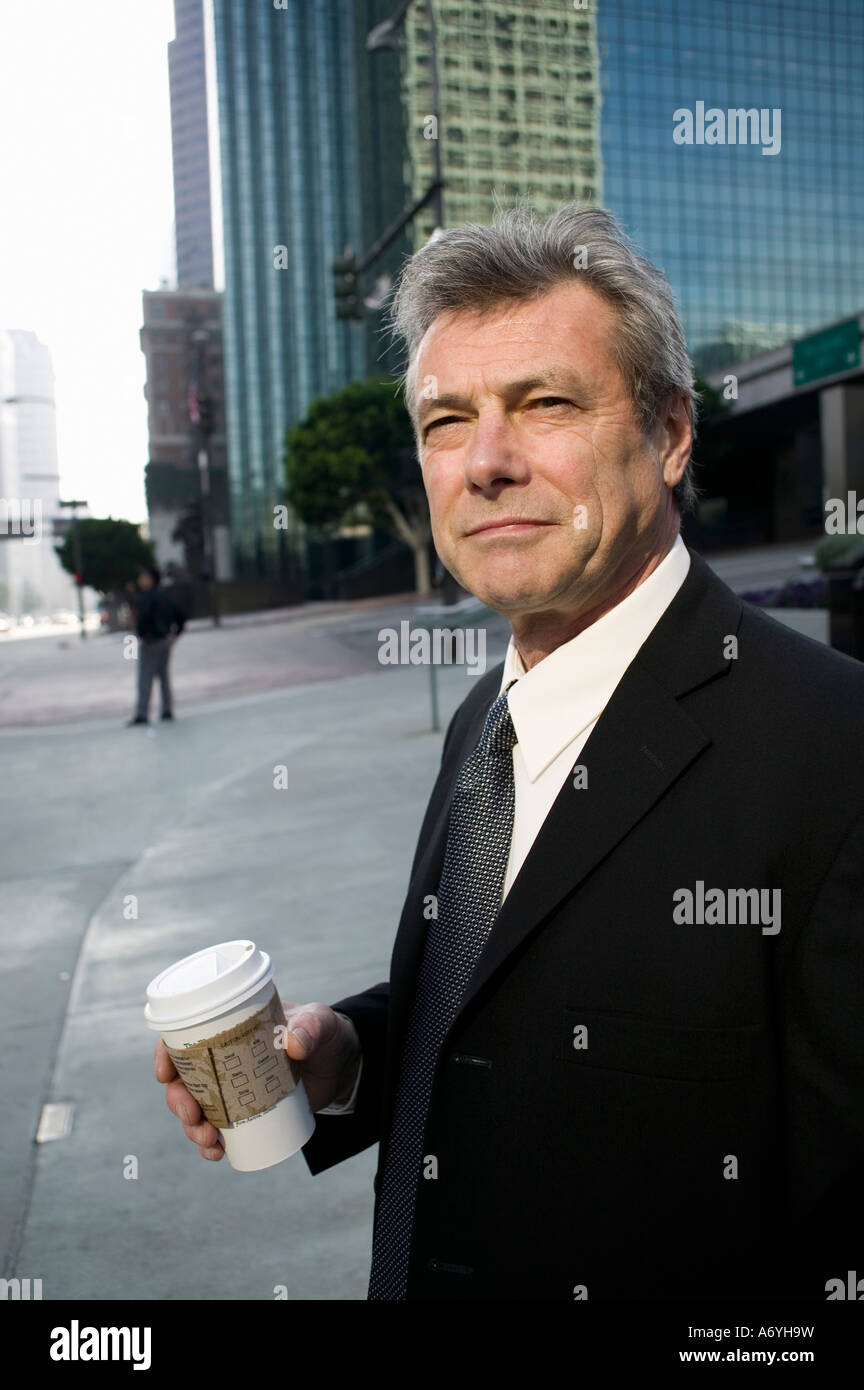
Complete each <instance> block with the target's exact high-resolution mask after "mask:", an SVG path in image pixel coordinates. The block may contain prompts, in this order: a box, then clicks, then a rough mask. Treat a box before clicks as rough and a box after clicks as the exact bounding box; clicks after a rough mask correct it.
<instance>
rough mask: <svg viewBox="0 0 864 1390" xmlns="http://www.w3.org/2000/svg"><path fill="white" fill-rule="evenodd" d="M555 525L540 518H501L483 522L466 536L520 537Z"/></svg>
mask: <svg viewBox="0 0 864 1390" xmlns="http://www.w3.org/2000/svg"><path fill="white" fill-rule="evenodd" d="M554 525H555V522H554V521H545V520H542V519H541V518H540V517H521V516H501V517H496V518H495V519H494V520H492V521H483V522H481V523H480V525H479V526H475V527H474V528H473V530H471V531H466V533H465V534H466V536H504V535H513V536H519V535H527V534H528V533H529V532H530V531H536V530H538V529H539V528H540V527H541V526H554Z"/></svg>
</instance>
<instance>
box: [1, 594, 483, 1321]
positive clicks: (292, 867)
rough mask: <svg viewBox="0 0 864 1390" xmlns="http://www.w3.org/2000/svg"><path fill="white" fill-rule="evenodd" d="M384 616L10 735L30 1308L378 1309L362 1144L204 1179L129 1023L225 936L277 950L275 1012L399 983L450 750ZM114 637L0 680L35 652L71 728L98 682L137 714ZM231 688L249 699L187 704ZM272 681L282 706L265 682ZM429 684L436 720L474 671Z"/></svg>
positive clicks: (18, 1184)
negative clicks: (144, 699)
mask: <svg viewBox="0 0 864 1390" xmlns="http://www.w3.org/2000/svg"><path fill="white" fill-rule="evenodd" d="M390 604H391V607H389V608H387V609H384V608H381V609H380V611H379V612H373V613H372V614H370V613H369V612H368V611H366V610H360V611H359V612H357V611H355V614H354V616H353V618H352V619H351V621H350V622H348V623H347V624H346V623H345V620H344V619H343V629H344V640H343V641H341V642H340V641H339V640H338V639H337V638H335V637H332V638H331V637H329V636H328V635H327V633H328V630H329V628H328V626H325V625H323V624H322V625H321V626H317V627H311V626H305V627H304V626H303V623H304V622H308V615H307V618H306V619H303V618H301V616H300V615H299V614H298V615H296V617H295V620H294V621H293V623H292V622H290V621H289V622H286V623H273V622H271V623H264V622H262V623H260V624H248V623H247V624H245V625H241V624H238V625H237V626H236V627H234V628H226V629H224V630H223V631H222V632H216V633H214V632H213V631H212V629H205V628H199V629H198V630H197V631H192V632H190V634H189V636H188V637H186V636H184V638H183V639H182V641H181V643H180V644H179V645H178V648H177V653H176V655H177V682H176V686H177V720H176V722H175V723H174V724H160V723H157V724H155V725H154V726H153V727H151V728H150V729H145V728H132V729H127V728H125V727H123V723H122V718H120V719H118V718H117V717H116V716H115V715H111V716H110V717H109V716H107V715H105V714H102V713H100V714H99V716H98V717H96V718H93V717H91V718H89V719H86V720H85V719H83V718H80V717H79V718H78V720H77V721H76V722H66V723H63V724H56V723H55V724H45V723H42V722H40V723H37V724H30V725H27V724H20V725H19V726H18V727H16V728H15V729H10V728H6V729H4V731H3V734H2V744H3V774H4V775H3V778H2V793H0V795H2V824H3V826H4V831H5V834H4V837H3V857H2V877H3V899H4V905H5V911H4V913H3V928H2V943H3V948H4V949H3V955H2V973H0V1000H2V1017H3V1020H4V1022H3V1042H4V1055H5V1058H6V1068H5V1075H6V1105H5V1114H4V1124H3V1127H2V1135H0V1155H2V1167H0V1173H2V1177H0V1231H2V1237H3V1247H4V1251H5V1255H6V1262H5V1269H4V1274H5V1275H6V1277H14V1276H18V1277H20V1278H36V1279H42V1281H43V1297H44V1298H45V1299H65V1298H75V1299H94V1298H112V1299H171V1298H202V1299H204V1298H214V1297H223V1298H224V1297H227V1298H239V1299H261V1298H264V1299H272V1298H273V1296H274V1293H273V1290H274V1287H275V1286H277V1285H284V1286H286V1289H287V1296H288V1297H289V1298H291V1299H318V1298H336V1299H361V1298H364V1297H365V1294H366V1287H367V1280H368V1268H369V1254H370V1248H371V1247H370V1240H371V1218H372V1200H373V1193H372V1176H373V1173H374V1164H375V1151H374V1149H370V1150H368V1151H367V1152H366V1153H364V1154H361V1155H358V1156H357V1157H356V1158H354V1159H352V1160H351V1161H350V1162H348V1163H345V1164H342V1165H339V1166H337V1167H336V1168H334V1169H332V1170H330V1171H328V1172H327V1173H323V1174H320V1175H319V1176H318V1177H317V1178H313V1177H312V1175H311V1174H310V1173H309V1171H308V1169H307V1168H306V1165H305V1163H304V1161H303V1159H302V1158H297V1157H295V1158H294V1159H290V1160H288V1161H286V1162H285V1163H283V1164H281V1165H279V1166H277V1167H276V1168H273V1169H270V1170H267V1171H264V1172H261V1173H257V1174H245V1173H236V1172H234V1171H232V1170H231V1169H230V1168H229V1166H228V1163H227V1160H225V1159H223V1160H221V1161H220V1162H219V1163H208V1162H206V1161H205V1160H203V1159H201V1158H200V1157H199V1155H198V1152H197V1150H196V1149H195V1148H194V1146H193V1145H191V1144H190V1143H189V1141H188V1140H187V1139H186V1138H185V1136H184V1135H183V1133H182V1130H181V1128H180V1125H179V1123H178V1122H177V1120H176V1119H174V1118H173V1117H172V1116H171V1115H170V1114H169V1112H168V1110H167V1108H166V1107H165V1103H164V1099H163V1093H162V1088H161V1087H160V1086H159V1085H158V1084H157V1083H156V1082H155V1080H154V1079H153V1074H152V1053H153V1045H154V1041H155V1038H154V1035H153V1034H152V1033H150V1032H149V1030H148V1029H147V1028H146V1026H145V1023H144V1016H143V1007H144V991H145V989H146V986H147V983H148V981H149V980H150V979H151V978H152V976H153V975H155V974H156V973H157V972H158V971H159V970H161V969H162V968H163V967H164V966H166V965H168V964H170V963H171V962H172V961H173V960H175V959H177V958H178V957H180V956H182V955H185V954H187V953H189V952H191V951H194V950H198V949H199V948H201V947H203V946H206V945H208V944H211V943H213V942H216V941H221V940H225V939H229V938H232V937H236V936H247V935H248V936H249V937H250V938H251V939H253V940H255V941H256V942H258V943H259V944H260V945H261V946H262V947H263V948H264V949H266V950H267V951H268V952H269V953H270V954H271V956H272V957H273V960H274V965H275V969H276V979H277V984H278V986H279V988H280V991H281V993H282V996H283V998H284V999H285V1000H296V1001H299V1002H304V1001H307V1000H313V999H321V1000H324V1001H326V1002H335V1001H336V1000H337V999H339V998H341V997H344V996H345V995H347V994H350V993H353V992H355V991H356V990H358V989H361V988H362V987H364V986H367V985H373V984H376V983H377V982H378V981H380V980H382V979H385V978H386V977H387V973H388V967H389V957H390V951H391V948H392V943H393V937H394V935H395V930H396V925H397V922H398V916H399V912H400V909H401V904H402V897H403V894H404V890H405V887H406V883H407V877H408V869H409V866H410V861H411V856H412V854H413V851H414V845H415V839H416V834H417V830H418V827H419V822H420V819H421V816H422V813H423V810H424V807H425V802H426V798H427V796H428V794H429V791H430V790H431V786H432V782H433V781H434V777H435V772H436V769H437V762H438V758H439V756H440V746H441V738H442V734H441V733H440V732H439V733H433V732H431V731H430V713H429V708H430V707H429V694H428V685H429V673H428V670H424V669H422V668H417V667H401V666H397V667H392V666H388V667H384V666H379V665H378V662H377V631H378V628H379V626H380V625H382V624H383V623H384V621H385V620H386V617H387V615H388V614H391V615H393V614H394V613H395V615H396V616H398V615H399V614H401V616H403V617H404V616H409V615H410V613H411V611H412V607H411V606H410V605H402V607H401V608H400V609H397V610H393V609H392V600H391V601H390ZM75 643H77V644H79V645H74V644H75ZM121 644H122V635H120V634H117V635H114V636H110V637H109V636H103V637H100V638H96V639H94V640H93V641H92V643H91V642H89V641H88V642H87V643H82V642H80V639H78V638H77V637H76V638H73V639H70V646H69V647H64V648H58V646H57V643H56V642H55V641H54V640H52V639H46V641H45V642H44V644H40V643H36V642H30V643H27V644H23V643H22V644H19V645H18V647H17V648H16V649H15V651H14V653H12V654H11V655H10V653H9V651H4V652H3V653H2V654H0V669H3V670H4V674H5V677H6V679H5V684H6V685H7V686H9V685H10V683H11V684H12V686H13V687H14V684H15V675H14V671H13V672H12V673H10V672H9V671H8V669H6V668H7V663H9V662H12V661H15V660H17V659H18V658H19V656H20V655H21V653H22V651H23V648H24V647H25V645H26V649H27V655H28V657H29V656H31V655H32V656H33V659H34V660H37V659H38V660H39V661H40V662H41V663H42V664H41V665H40V667H39V668H38V669H39V673H40V682H41V684H42V685H43V686H44V688H45V689H46V690H47V689H51V690H55V689H56V690H58V691H59V690H61V688H62V687H63V686H64V683H65V674H64V673H65V669H66V668H65V665H64V663H66V662H67V661H68V662H74V669H75V671H76V672H77V675H76V684H75V688H76V691H77V695H76V700H77V701H78V703H77V704H76V705H75V706H74V708H75V710H76V712H77V713H78V715H79V716H80V714H81V713H82V701H83V698H84V695H85V693H86V692H87V689H88V684H87V682H88V680H89V682H90V685H89V690H90V694H91V697H92V700H93V702H94V703H93V707H94V708H99V707H100V702H107V701H108V696H107V694H106V693H105V692H104V691H103V690H102V689H101V686H102V684H104V683H105V682H106V680H107V679H108V678H110V679H111V680H112V681H113V682H114V683H115V685H116V686H117V687H118V694H117V696H116V697H114V696H112V699H113V698H117V699H118V701H119V703H118V705H117V708H118V710H119V711H120V712H121V713H123V714H125V713H128V710H129V704H130V702H131V690H132V677H133V670H132V663H131V662H130V663H126V662H124V661H123V658H122V654H121V652H120V645H121ZM79 648H80V649H79ZM85 649H86V655H85ZM37 651H38V657H37V655H36V653H37ZM216 652H221V659H222V661H223V662H224V666H222V665H220V664H219V663H218V662H217V661H216V660H215V657H214V653H216ZM488 655H489V659H490V661H493V660H498V659H500V656H501V655H503V641H502V642H500V643H499V648H498V654H497V655H496V654H495V650H493V645H492V641H491V637H490V644H489V648H488ZM88 661H91V662H92V666H91V667H90V674H89V675H88V674H87V662H88ZM184 662H185V663H186V665H185V667H184ZM232 668H233V669H234V670H235V676H236V680H237V682H238V683H239V682H240V681H241V680H242V681H245V682H246V687H247V690H248V686H249V684H250V683H252V682H254V681H258V682H259V684H260V685H261V687H262V688H261V689H259V690H258V691H257V693H245V694H240V695H237V694H236V693H235V694H232V695H231V696H230V697H228V696H225V695H223V697H222V698H220V699H219V700H218V701H217V700H214V699H210V700H208V701H206V702H205V701H203V700H200V701H198V702H193V699H192V697H191V696H190V695H189V693H188V692H189V691H190V690H192V689H197V686H196V685H195V682H196V681H204V680H205V678H210V679H211V680H212V678H213V676H214V672H216V673H218V672H223V673H226V672H228V671H230V669H232ZM196 671H197V674H196ZM208 673H209V677H208ZM277 673H281V679H282V684H283V685H284V686H285V688H283V689H272V690H271V689H267V688H266V687H267V685H268V683H269V684H272V683H274V682H275V680H276V678H277ZM438 674H439V684H440V690H441V716H442V723H443V722H444V721H445V720H446V719H448V718H449V716H450V714H451V713H452V711H453V710H454V709H455V707H456V705H457V704H458V703H459V702H460V700H461V699H462V698H463V697H464V695H465V694H466V693H467V691H468V688H469V681H470V677H468V676H467V675H466V673H465V669H464V668H459V667H455V666H454V667H451V668H443V669H441V670H440V671H439V673H438ZM337 676H338V677H341V678H339V679H336V678H335V677H337ZM287 677H290V679H291V680H293V682H294V683H293V684H288V679H287ZM19 679H20V677H19ZM124 682H125V691H124V686H123V683H124ZM35 684H38V682H37V683H35ZM184 691H185V692H186V693H185V694H183V693H181V692H184ZM51 699H52V700H53V699H54V696H52V697H51ZM58 700H59V696H58ZM61 703H62V702H61ZM155 705H156V702H155V698H154V707H155ZM124 706H125V708H124ZM57 707H58V705H57V704H55V705H53V706H52V708H57ZM69 707H70V709H71V708H72V706H71V705H70V706H69ZM4 708H5V710H6V716H7V721H8V715H9V711H10V705H9V704H8V702H7V704H6V705H5V706H4ZM47 709H48V704H46V705H43V706H42V707H40V710H39V717H40V720H41V719H42V718H43V717H44V715H45V713H46V710H47ZM19 713H22V714H23V717H25V718H26V714H27V712H26V711H23V712H22V711H19ZM152 713H153V711H151V715H152ZM279 765H285V766H286V767H287V769H288V779H287V780H288V788H287V789H286V790H276V789H274V785H273V784H274V768H277V767H278V766H279ZM135 900H137V918H136V917H134V916H131V915H130V914H131V913H132V912H133V911H135V910H136V908H135V907H134V906H133V904H134V902H135ZM46 1102H70V1103H71V1104H72V1105H73V1106H74V1118H73V1123H72V1130H71V1134H70V1135H69V1137H67V1138H65V1139H60V1140H57V1141H55V1142H52V1143H45V1144H40V1145H37V1144H35V1143H34V1136H35V1134H36V1131H37V1126H38V1124H39V1118H40V1113H41V1110H42V1107H43V1105H44V1104H45V1103H46ZM130 1156H134V1157H135V1158H136V1159H137V1172H138V1176H137V1178H128V1177H124V1168H125V1169H126V1170H127V1171H130V1170H131V1168H132V1167H133V1165H130V1164H129V1163H128V1159H129V1157H130Z"/></svg>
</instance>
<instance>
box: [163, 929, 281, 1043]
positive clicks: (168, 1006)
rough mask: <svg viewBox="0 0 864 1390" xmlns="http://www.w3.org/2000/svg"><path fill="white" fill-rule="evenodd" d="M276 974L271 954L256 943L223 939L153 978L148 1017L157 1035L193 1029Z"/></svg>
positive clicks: (248, 997) (247, 996) (235, 1005)
mask: <svg viewBox="0 0 864 1390" xmlns="http://www.w3.org/2000/svg"><path fill="white" fill-rule="evenodd" d="M272 978H273V969H272V966H271V964H270V957H269V956H268V954H267V952H266V951H259V950H258V948H257V946H256V945H255V943H254V941H246V940H243V941H223V942H220V944H219V945H218V946H208V947H207V948H206V949H205V950H203V951H196V952H195V954H194V955H191V956H184V957H183V959H182V960H178V961H175V963H174V965H169V966H168V969H167V970H163V971H162V973H161V974H160V975H157V976H156V978H155V979H154V980H151V981H150V983H149V985H148V986H147V1006H146V1008H145V1010H144V1017H145V1018H146V1020H147V1023H148V1024H149V1026H150V1027H151V1028H152V1029H153V1030H154V1032H156V1033H159V1032H163V1031H165V1032H168V1031H170V1030H171V1029H173V1028H191V1027H194V1025H195V1024H196V1023H206V1022H207V1020H208V1019H210V1018H214V1017H215V1016H216V1015H218V1014H220V1013H225V1012H226V1010H228V1009H231V1008H234V1007H239V1006H240V1005H241V1004H243V1003H244V1002H245V1001H246V1000H247V999H251V998H252V995H253V994H257V992H258V990H259V989H261V987H262V985H265V984H267V982H268V981H269V980H271V979H272Z"/></svg>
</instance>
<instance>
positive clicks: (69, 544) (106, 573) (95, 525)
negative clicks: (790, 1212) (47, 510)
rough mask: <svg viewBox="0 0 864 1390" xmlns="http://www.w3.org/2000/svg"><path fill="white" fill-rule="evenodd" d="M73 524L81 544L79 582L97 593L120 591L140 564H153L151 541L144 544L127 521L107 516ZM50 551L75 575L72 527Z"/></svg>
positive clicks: (139, 534)
mask: <svg viewBox="0 0 864 1390" xmlns="http://www.w3.org/2000/svg"><path fill="white" fill-rule="evenodd" d="M75 525H76V526H77V527H78V532H79V536H80V541H81V565H82V573H83V583H84V584H85V585H86V586H87V587H88V588H91V589H95V590H96V591H97V593H100V594H109V593H111V592H113V591H117V590H120V589H122V588H123V587H124V585H126V584H127V583H128V582H129V581H130V580H134V579H135V578H136V576H137V574H138V571H139V569H140V568H141V566H142V565H152V564H153V563H154V549H153V544H152V542H151V541H145V539H144V537H143V536H142V535H141V533H140V531H139V530H138V527H137V526H136V525H135V524H134V523H133V522H131V521H119V520H115V519H114V518H113V517H110V516H109V517H102V518H96V517H84V518H82V519H81V520H79V521H77V522H76V523H75ZM54 549H55V550H56V552H57V555H58V558H59V560H60V563H61V565H62V566H63V568H64V569H65V570H66V571H67V572H68V573H69V574H75V572H76V565H75V537H74V528H71V527H70V530H69V534H68V535H67V536H66V538H65V539H64V541H63V544H62V545H56V546H55V547H54Z"/></svg>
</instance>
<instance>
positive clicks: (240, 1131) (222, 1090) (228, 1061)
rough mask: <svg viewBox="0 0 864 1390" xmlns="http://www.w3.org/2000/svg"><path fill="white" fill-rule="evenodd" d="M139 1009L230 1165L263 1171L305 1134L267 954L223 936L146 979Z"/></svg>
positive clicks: (299, 1087)
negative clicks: (144, 998) (214, 1131)
mask: <svg viewBox="0 0 864 1390" xmlns="http://www.w3.org/2000/svg"><path fill="white" fill-rule="evenodd" d="M144 1016H145V1018H146V1020H147V1023H148V1026H149V1027H150V1028H152V1029H153V1031H154V1032H155V1033H160V1034H161V1036H162V1041H163V1042H164V1043H165V1046H166V1047H167V1049H168V1051H169V1053H170V1054H171V1058H172V1061H173V1062H174V1065H175V1067H176V1068H177V1071H178V1074H179V1076H180V1080H181V1081H182V1082H183V1084H184V1086H185V1087H186V1089H187V1090H188V1091H189V1092H190V1093H191V1094H192V1095H193V1096H194V1097H195V1099H196V1100H197V1101H198V1104H199V1105H200V1106H201V1109H202V1110H203V1111H204V1114H205V1116H206V1118H207V1119H208V1120H210V1122H211V1124H214V1125H215V1126H216V1128H217V1129H218V1130H219V1133H220V1134H221V1136H222V1142H223V1144H224V1146H225V1153H226V1155H227V1158H228V1162H229V1163H230V1164H231V1167H232V1168H236V1169H238V1171H239V1172H241V1173H254V1172H257V1171H258V1170H259V1169H261V1168H271V1167H272V1166H273V1164H274V1163H281V1162H282V1160H283V1159H286V1158H290V1157H291V1155H292V1154H295V1153H297V1151H298V1149H302V1147H303V1145H304V1144H305V1143H306V1141H307V1140H308V1139H310V1138H311V1137H312V1133H313V1131H314V1129H315V1116H314V1115H313V1113H312V1111H311V1109H310V1107H309V1100H308V1098H307V1095H306V1090H305V1087H304V1086H303V1082H302V1080H301V1077H300V1070H299V1064H298V1063H297V1062H295V1061H293V1060H292V1058H290V1057H289V1056H288V1054H287V1052H286V1051H285V1048H284V1031H285V1015H284V1012H283V1009H282V1004H281V1001H280V999H279V993H278V990H277V989H276V986H275V984H274V983H273V968H272V966H271V964H270V957H269V956H268V955H267V953H266V951H259V950H258V949H257V947H256V946H255V943H254V942H252V941H223V942H221V943H220V944H219V945H218V946H208V947H207V949H206V950H204V951H196V952H195V953H194V955H191V956H184V958H183V959H182V960H178V961H176V962H175V964H174V965H169V967H168V969H167V970H163V971H162V973H161V974H160V975H157V976H156V978H155V979H154V980H151V981H150V984H149V985H148V986H147V1007H146V1008H145V1010H144ZM277 1030H281V1031H277Z"/></svg>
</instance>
